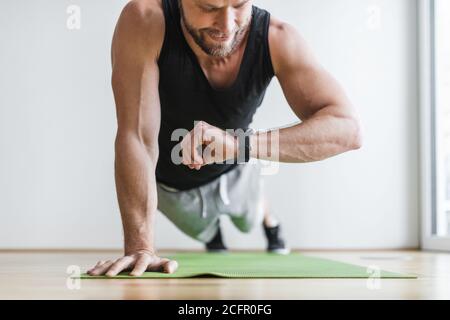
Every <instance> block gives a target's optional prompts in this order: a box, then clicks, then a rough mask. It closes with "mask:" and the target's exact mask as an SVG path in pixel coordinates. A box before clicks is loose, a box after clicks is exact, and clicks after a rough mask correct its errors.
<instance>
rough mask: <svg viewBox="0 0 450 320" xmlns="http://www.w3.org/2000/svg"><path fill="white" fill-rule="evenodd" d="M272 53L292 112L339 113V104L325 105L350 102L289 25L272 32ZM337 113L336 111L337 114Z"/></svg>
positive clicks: (303, 114)
mask: <svg viewBox="0 0 450 320" xmlns="http://www.w3.org/2000/svg"><path fill="white" fill-rule="evenodd" d="M270 37H271V38H270V39H271V54H272V59H273V63H274V69H275V74H276V77H277V78H278V81H279V82H280V85H281V87H282V89H283V92H284V95H285V97H286V99H287V101H288V103H289V105H290V107H291V108H292V110H293V111H294V112H295V114H296V115H297V116H298V117H299V118H300V119H301V120H306V119H308V118H310V117H311V116H312V115H314V114H317V113H318V112H321V110H324V111H325V112H334V113H342V114H341V115H342V116H344V115H345V113H346V112H344V111H341V110H342V108H336V109H335V110H332V108H328V109H327V110H325V109H324V108H325V107H327V106H333V105H350V102H349V100H348V98H347V97H346V95H345V93H344V91H343V89H342V88H341V86H340V85H339V83H338V82H337V81H336V79H334V78H333V76H332V75H331V74H330V73H329V72H327V71H326V70H325V69H324V68H323V67H322V65H321V64H320V63H319V62H318V60H317V59H316V57H315V56H314V54H313V52H312V50H311V49H310V48H309V46H308V45H307V43H306V41H305V40H304V39H303V37H301V35H300V34H299V33H298V32H297V30H295V28H293V27H292V26H289V25H286V24H283V25H282V26H281V27H279V28H274V31H273V32H271V36H270ZM336 115H338V116H339V114H336Z"/></svg>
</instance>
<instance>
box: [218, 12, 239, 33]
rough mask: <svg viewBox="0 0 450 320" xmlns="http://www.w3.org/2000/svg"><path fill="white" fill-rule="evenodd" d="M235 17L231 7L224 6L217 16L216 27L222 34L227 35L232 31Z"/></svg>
mask: <svg viewBox="0 0 450 320" xmlns="http://www.w3.org/2000/svg"><path fill="white" fill-rule="evenodd" d="M235 19H236V15H235V13H234V10H233V9H232V8H226V9H225V10H223V12H222V14H221V15H220V17H219V21H218V27H219V29H220V31H221V32H222V33H223V34H224V35H227V36H229V35H231V33H232V32H233V31H234V29H235V26H236V22H235Z"/></svg>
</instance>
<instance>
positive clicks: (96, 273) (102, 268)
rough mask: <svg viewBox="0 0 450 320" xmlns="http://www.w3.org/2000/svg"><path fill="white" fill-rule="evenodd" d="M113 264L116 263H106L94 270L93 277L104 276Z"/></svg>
mask: <svg viewBox="0 0 450 320" xmlns="http://www.w3.org/2000/svg"><path fill="white" fill-rule="evenodd" d="M113 263H114V262H113V261H111V260H108V261H106V262H105V263H103V264H101V265H99V266H97V267H96V268H94V270H92V271H91V273H90V274H91V275H93V276H100V275H103V274H104V273H105V272H106V271H107V270H108V269H109V267H111V266H112V265H113Z"/></svg>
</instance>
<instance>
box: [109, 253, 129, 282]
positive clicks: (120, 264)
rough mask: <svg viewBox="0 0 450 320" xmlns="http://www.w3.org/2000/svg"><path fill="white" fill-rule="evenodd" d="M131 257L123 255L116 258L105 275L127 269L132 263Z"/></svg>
mask: <svg viewBox="0 0 450 320" xmlns="http://www.w3.org/2000/svg"><path fill="white" fill-rule="evenodd" d="M133 260H134V259H133V258H132V257H123V258H120V259H118V260H117V261H116V262H114V264H113V265H112V266H111V268H109V270H108V272H106V276H108V277H113V276H116V275H117V274H118V273H120V272H122V271H123V270H125V269H127V268H128V267H129V266H130V265H131V264H132V263H133Z"/></svg>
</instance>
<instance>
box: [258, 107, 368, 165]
mask: <svg viewBox="0 0 450 320" xmlns="http://www.w3.org/2000/svg"><path fill="white" fill-rule="evenodd" d="M360 140H361V133H360V129H359V123H358V121H356V120H355V119H354V118H351V117H348V118H345V117H336V116H331V115H320V116H316V117H314V116H313V117H311V118H309V119H308V120H305V121H303V122H302V123H299V124H296V125H293V126H291V127H288V128H283V129H276V130H271V131H268V132H262V133H255V134H254V135H252V136H251V138H250V145H251V148H252V150H251V154H250V155H251V157H252V158H258V159H262V160H271V161H279V162H287V163H303V162H314V161H320V160H324V159H327V158H330V157H333V156H336V155H338V154H341V153H344V152H347V151H350V150H354V149H358V148H359V147H360V145H361V141H360ZM264 150H268V151H267V152H264ZM270 151H272V152H270ZM274 153H278V158H277V156H276V155H275V154H274Z"/></svg>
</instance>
